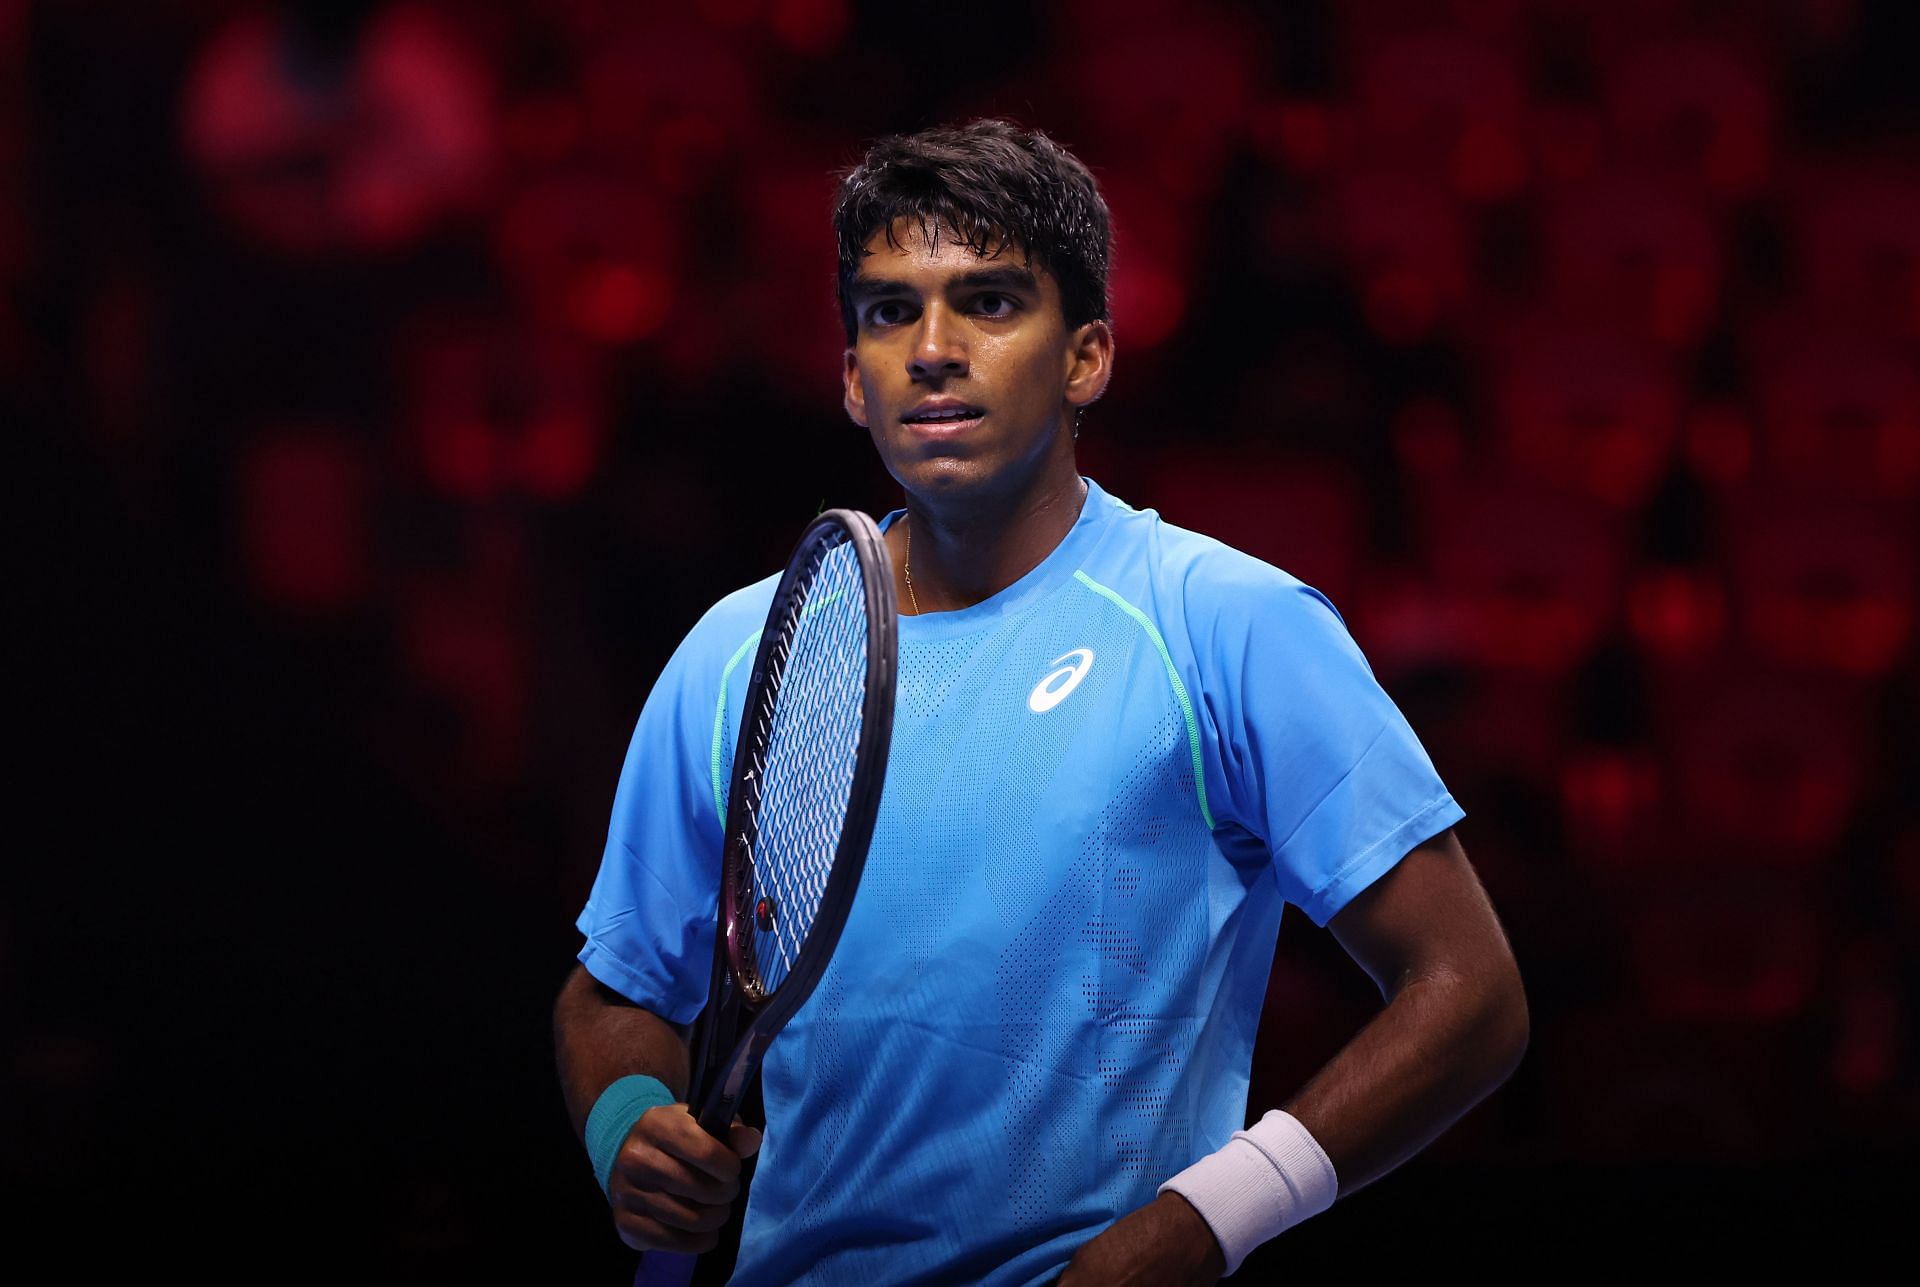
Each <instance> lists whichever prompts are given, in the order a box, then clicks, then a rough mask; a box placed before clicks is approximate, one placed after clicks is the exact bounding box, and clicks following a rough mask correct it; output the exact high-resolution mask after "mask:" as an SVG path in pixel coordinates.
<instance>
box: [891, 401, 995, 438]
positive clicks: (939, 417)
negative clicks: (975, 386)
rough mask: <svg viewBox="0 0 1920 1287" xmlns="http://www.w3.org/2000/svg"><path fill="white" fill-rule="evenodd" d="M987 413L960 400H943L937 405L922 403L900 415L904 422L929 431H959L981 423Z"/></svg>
mask: <svg viewBox="0 0 1920 1287" xmlns="http://www.w3.org/2000/svg"><path fill="white" fill-rule="evenodd" d="M984 415H986V412H984V411H982V410H981V409H980V408H978V407H973V406H968V405H966V404H964V403H959V402H942V403H939V404H937V405H929V404H925V403H923V404H921V405H920V406H918V407H915V408H914V409H913V410H912V411H909V412H907V413H906V414H905V415H904V416H901V417H900V421H901V423H902V424H909V425H913V426H915V427H917V428H919V429H921V430H922V431H927V432H934V433H940V432H948V433H957V432H960V431H961V430H964V429H970V428H972V427H973V426H974V425H976V424H978V423H980V418H981V417H982V416H984Z"/></svg>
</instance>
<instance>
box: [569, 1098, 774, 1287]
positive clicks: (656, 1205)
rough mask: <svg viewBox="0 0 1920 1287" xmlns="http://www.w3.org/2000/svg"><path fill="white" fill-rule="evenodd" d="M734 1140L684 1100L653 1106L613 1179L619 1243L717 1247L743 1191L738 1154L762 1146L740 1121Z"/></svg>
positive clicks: (630, 1135)
mask: <svg viewBox="0 0 1920 1287" xmlns="http://www.w3.org/2000/svg"><path fill="white" fill-rule="evenodd" d="M730 1143H731V1144H732V1148H731V1149H729V1148H728V1147H727V1146H726V1145H724V1144H722V1143H721V1142H720V1141H719V1140H717V1139H715V1138H713V1136H711V1135H709V1134H707V1133H706V1132H705V1131H704V1130H702V1129H700V1123H699V1122H698V1121H696V1120H694V1116H693V1114H692V1113H690V1112H688V1111H687V1106H686V1105H685V1104H663V1105H661V1106H660V1107H658V1108H649V1109H648V1110H647V1111H646V1112H645V1113H644V1114H643V1115H642V1116H641V1118H640V1120H639V1121H637V1122H635V1123H634V1124H633V1129H632V1130H631V1131H629V1132H627V1139H626V1142H625V1143H624V1144H622V1145H621V1146H620V1152H619V1154H618V1155H617V1156H615V1158H614V1159H613V1171H612V1173H611V1174H610V1175H609V1176H608V1177H607V1198H608V1200H609V1201H610V1202H611V1203H612V1204H613V1223H614V1227H615V1228H617V1229H618V1230H619V1231H620V1241H622V1242H624V1243H626V1244H627V1245H628V1246H629V1247H632V1248H633V1249H634V1250H635V1251H682V1252H689V1253H696V1254H697V1253H699V1252H702V1251H711V1250H712V1249H713V1245H714V1243H715V1242H717V1241H719V1237H720V1234H719V1230H720V1227H721V1226H722V1225H724V1224H725V1223H726V1222H727V1216H728V1215H729V1214H730V1213H731V1212H732V1210H733V1201H734V1199H735V1198H737V1197H739V1196H740V1160H741V1159H742V1158H747V1157H752V1156H753V1155H754V1154H755V1153H756V1152H758V1151H759V1148H760V1132H759V1131H756V1130H754V1129H753V1128H752V1127H751V1126H745V1125H742V1124H741V1123H740V1122H739V1121H737V1120H736V1121H735V1122H734V1123H733V1130H732V1139H731V1140H730Z"/></svg>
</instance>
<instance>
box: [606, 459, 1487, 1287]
mask: <svg viewBox="0 0 1920 1287" xmlns="http://www.w3.org/2000/svg"><path fill="white" fill-rule="evenodd" d="M899 517H900V513H899V511H896V512H895V513H893V514H890V515H889V516H888V517H887V520H886V522H887V524H889V525H890V524H891V523H892V522H893V521H895V520H897V519H898V518H899ZM776 579H777V578H773V577H769V578H768V579H767V580H765V581H761V582H759V583H758V584H756V585H752V586H749V587H747V588H746V589H744V590H740V591H738V592H737V593H734V594H731V595H729V596H727V597H726V598H725V599H723V600H721V601H720V603H718V604H717V605H716V606H715V607H714V608H713V609H712V610H711V611H710V612H708V613H707V615H706V616H705V617H704V618H702V619H701V621H700V623H699V624H698V625H696V626H695V627H694V628H693V631H692V633H690V634H689V635H688V636H687V638H686V640H685V641H684V642H683V643H682V644H681V645H680V648H679V650H678V651H677V652H675V653H674V655H673V658H672V660H671V661H670V662H668V664H667V667H666V669H665V671H664V672H663V673H662V674H661V676H660V679H659V682H658V683H657V684H656V685H655V687H654V690H653V693H652V695H651V697H649V698H648V700H647V703H646V707H645V709H644V710H643V711H642V713H641V715H640V721H639V725H638V727H637V728H636V729H635V731H634V735H633V742H632V745H631V747H630V749H629V750H628V753H627V758H626V764H625V767H624V769H623V771H622V773H621V777H620V786H619V790H618V793H617V795H616V796H615V799H614V807H613V820H612V827H611V830H610V833H609V835H608V837H607V848H606V853H605V856H604V857H603V859H602V861H601V866H600V874H599V877H598V879H597V880H596V881H595V882H594V887H593V893H592V895H591V897H590V898H589V900H588V902H587V906H586V910H585V911H584V912H583V913H582V914H581V916H580V919H579V928H580V930H581V931H582V932H583V933H584V934H585V935H586V938H587V942H586V946H585V948H584V949H583V950H582V951H581V953H580V960H581V961H582V962H583V963H584V964H585V965H586V968H587V970H588V971H589V972H590V973H591V974H593V976H594V977H595V978H597V979H599V980H600V981H601V982H603V983H605V984H607V985H608V986H609V987H611V988H613V989H614V990H615V991H617V992H619V993H621V994H622V995H624V996H626V997H629V998H631V999H632V1000H633V1001H635V1002H636V1003H638V1004H639V1005H642V1006H644V1007H646V1008H647V1009H650V1010H652V1011H654V1012H656V1013H658V1014H660V1015H661V1016H663V1017H665V1018H667V1019H669V1020H671V1021H673V1022H675V1023H687V1022H690V1021H691V1020H693V1019H694V1018H695V1017H696V1016H697V1015H698V1014H699V1012H700V1009H701V1007H702V1006H703V1005H704V1004H705V1000H706V989H707V984H708V974H709V971H710V969H711V966H712V960H713V938H714V908H715V902H716V898H717V887H718V882H719V870H720V847H721V833H722V829H723V819H724V817H725V814H726V803H727V790H728V787H729V785H730V781H729V779H730V774H731V768H732V760H733V739H734V736H735V732H736V729H737V726H738V723H739V720H740V718H741V707H742V704H743V702H744V698H745V693H744V689H745V687H746V683H747V678H748V675H749V673H750V672H751V670H752V666H753V654H754V648H755V646H756V644H757V643H758V634H759V630H760V627H761V624H762V622H763V620H764V618H765V616H766V611H767V606H768V604H769V602H770V601H771V599H772V596H773V589H774V585H775V581H776ZM899 673H900V686H899V694H898V699H897V704H896V712H895V716H894V730H893V747H892V753H891V757H890V759H889V761H888V766H887V781H886V790H885V794H884V797H883V799H882V802H881V806H880V815H879V821H878V824H877V826H876V827H875V830H874V836H873V845H872V848H871V850H870V851H869V855H868V858H867V866H866V873H865V875H864V877H863V878H862V880H861V884H860V889H859V893H858V894H857V896H856V897H855V899H854V904H853V912H852V915H851V917H850V919H849V921H848V924H847V927H846V930H845V933H844V935H843V937H842V938H841V940H840V946H839V948H838V950H837V952H836V953H835V955H834V958H833V961H832V964H831V965H830V966H829V967H828V969H827V971H826V974H825V976H824V978H823V979H822V980H821V982H820V985H819V987H818V988H817V989H816V991H815V992H814V995H813V996H812V997H811V998H810V999H809V1000H808V1001H807V1003H806V1004H805V1005H804V1006H802V1007H801V1009H800V1010H799V1012H798V1013H797V1014H796V1015H795V1016H794V1018H793V1020H792V1021H791V1022H790V1023H789V1024H788V1025H787V1027H786V1028H785V1029H784V1030H783V1031H782V1033H781V1034H780V1036H779V1037H778V1038H776V1039H775V1041H774V1043H773V1046H772V1048H771V1049H770V1050H769V1052H768V1054H767V1058H766V1062H765V1064H764V1067H763V1077H764V1083H763V1090H764V1095H765V1102H766V1109H767V1131H766V1138H765V1144H764V1146H763V1148H762V1151H761V1155H760V1162H759V1167H758V1170H757V1172H756V1175H755V1178H754V1182H753V1187H752V1190H751V1197H750V1199H749V1203H748V1208H747V1216H746V1225H745V1231H744V1233H743V1235H742V1239H741V1247H740V1259H739V1266H738V1269H737V1271H736V1274H735V1277H734V1279H733V1281H734V1282H735V1283H738V1284H746V1285H748V1287H755V1285H758V1284H773V1283H790V1282H806V1283H832V1284H841V1283H845V1284H859V1285H860V1287H881V1285H882V1284H892V1283H908V1282H914V1283H962V1282H964V1283H988V1284H1005V1285H1007V1287H1012V1285H1014V1284H1032V1283H1040V1282H1044V1281H1046V1280H1047V1279H1049V1278H1051V1277H1053V1275H1055V1274H1056V1273H1058V1272H1059V1271H1060V1270H1061V1269H1062V1268H1063V1267H1064V1266H1065V1264H1066V1263H1067V1261H1068V1260H1069V1259H1071V1258H1072V1256H1073V1253H1074V1251H1075V1250H1076V1249H1078V1248H1079V1246H1080V1245H1081V1244H1082V1243H1084V1242H1086V1241H1087V1240H1088V1239H1090V1238H1092V1237H1093V1236H1094V1235H1095V1234H1097V1233H1099V1232H1100V1231H1101V1230H1102V1229H1104V1228H1105V1227H1106V1226H1107V1225H1108V1224H1110V1223H1111V1222H1112V1221H1114V1220H1116V1219H1118V1218H1119V1217H1120V1216H1123V1215H1125V1214H1126V1213H1127V1212H1129V1211H1132V1210H1134V1209H1135V1208H1137V1207H1139V1206H1141V1205H1143V1204H1145V1203H1147V1202H1149V1201H1151V1200H1152V1199H1153V1197H1154V1191H1155V1189H1156V1188H1157V1187H1158V1186H1159V1184H1160V1182H1161V1181H1162V1180H1165V1179H1167V1178H1168V1177H1170V1176H1172V1175H1173V1174H1175V1173H1176V1172H1178V1171H1180V1170H1181V1169H1183V1168H1184V1167H1186V1166H1187V1165H1188V1164H1189V1163H1191V1162H1193V1161H1194V1160H1195V1159H1197V1158H1199V1157H1201V1156H1203V1155H1205V1154H1208V1153H1211V1152H1213V1151H1214V1150H1215V1149H1218V1148H1220V1147H1221V1146H1223V1145H1224V1144H1225V1143H1226V1142H1227V1138H1228V1136H1230V1135H1231V1134H1232V1133H1233V1132H1234V1131H1236V1130H1238V1129H1239V1128H1240V1127H1241V1126H1243V1125H1244V1124H1245V1120H1246V1110H1247V1103H1246V1099H1247V1079H1248V1071H1249V1067H1250V1065H1251V1060H1252V1054H1253V1041H1254V1031H1255V1027H1256V1025H1257V1024H1258V1021H1259V1019H1260V1013H1261V1005H1262V1001H1263V998H1264V996H1265V993H1266V986H1267V975H1268V971H1269V969H1270V967H1271V964H1272V960H1273V951H1274V943H1275V938H1276V935H1277V933H1278V930H1279V925H1280V912H1281V907H1282V905H1283V903H1289V902H1290V903H1293V904H1295V905H1296V906H1298V907H1300V908H1301V909H1303V910H1304V911H1305V912H1306V913H1307V915H1308V916H1310V917H1312V918H1313V920H1314V922H1315V923H1316V924H1320V925H1324V924H1326V922H1327V921H1328V919H1329V918H1331V917H1332V916H1333V915H1334V913H1336V912H1338V911H1339V910H1340V909H1341V908H1342V907H1343V906H1345V905H1346V903H1347V902H1348V900H1350V899H1351V898H1353V897H1354V895H1356V894H1358V893H1359V892H1360V891H1361V890H1363V889H1365V888H1366V887H1367V886H1368V885H1369V884H1371V883H1372V882H1373V881H1374V880H1375V879H1376V878H1378V877H1379V876H1380V875H1381V873H1383V872H1385V871H1386V870H1387V869H1388V868H1390V867H1392V866H1393V865H1394V864H1395V863H1396V862H1397V861H1399V859H1400V858H1401V857H1402V856H1403V855H1404V854H1405V853H1406V852H1407V851H1408V850H1409V849H1411V848H1412V847H1413V846H1415V845H1417V844H1419V843H1420V842H1421V841H1423V840H1426V839H1428V838H1429V837H1431V836H1434V835H1436V834H1438V833H1439V832H1440V831H1442V830H1443V829H1445V828H1446V827H1448V826H1450V825H1452V824H1453V823H1454V822H1456V821H1458V820H1459V819H1460V818H1461V817H1462V816H1463V813H1462V810H1461V809H1460V806H1459V805H1457V804H1456V803H1454V800H1453V797H1452V796H1451V795H1449V794H1448V792H1447V789H1446V787H1445V785H1444V784H1443V783H1442V782H1441V781H1440V779H1439V777H1438V776H1437V775H1436V774H1435V772H1434V768H1433V764H1432V762H1431V761H1430V760H1429V759H1428V757H1427V754H1426V752H1425V751H1424V750H1422V749H1421V746H1420V743H1419V742H1418V740H1416V739H1415V737H1414V735H1413V731H1412V730H1411V729H1410V728H1409V727H1408V726H1407V722H1406V720H1405V719H1404V718H1403V717H1402V716H1401V714H1400V712H1399V710H1398V709H1397V708H1396V707H1395V706H1394V704H1393V702H1392V701H1391V700H1390V699H1389V698H1388V697H1387V695H1386V693H1385V692H1383V691H1382V690H1381V687H1380V685H1379V684H1378V683H1377V682H1376V681H1375V680H1374V677H1373V673H1372V671H1371V670H1370V669H1369V667H1368V665H1367V662H1366V660H1365V658H1363V657H1362V656H1361V654H1360V651H1359V649H1358V648H1357V647H1355V645H1354V642H1353V640H1352V638H1351V637H1350V636H1349V635H1348V634H1347V631H1346V628H1345V626H1344V624H1343V623H1342V621H1341V619H1340V617H1339V615H1338V614H1337V613H1336V612H1335V611H1334V609H1333V605H1332V604H1330V603H1329V602H1328V601H1327V600H1326V599H1325V598H1324V597H1322V596H1321V595H1320V593H1319V592H1318V591H1316V590H1313V589H1312V588H1310V587H1308V586H1306V585H1304V584H1302V583H1301V582H1300V581H1298V580H1296V579H1295V578H1293V577H1292V576H1289V575H1288V574H1287V573H1285V572H1282V571H1280V570H1279V569H1278V568H1275V567H1272V566H1270V565H1268V564H1266V563H1263V562H1261V561H1259V560H1257V559H1254V558H1252V557H1250V556H1248V555H1245V554H1242V553H1239V552H1238V551H1236V550H1233V549H1230V548H1228V547H1227V546H1224V545H1222V544H1220V543H1219V542H1218V541H1215V540H1212V539H1210V538H1208V537H1205V536H1200V535H1197V534H1195V533H1193V532H1189V531H1185V530H1183V529H1181V528H1178V527H1175V526H1173V525H1172V524H1170V523H1165V522H1162V521H1161V519H1160V516H1159V515H1158V514H1156V513H1154V512H1153V511H1152V510H1137V509H1134V508H1133V507H1131V506H1129V505H1127V504H1126V503H1125V502H1123V501H1120V500H1117V499H1115V498H1114V497H1112V496H1109V495H1108V494H1107V493H1106V492H1104V491H1103V490H1101V489H1100V488H1099V487H1098V486H1096V485H1095V484H1093V483H1092V482H1091V481H1089V482H1088V484H1087V498H1086V502H1085V504H1084V506H1083V507H1082V509H1081V512H1080V516H1079V518H1078V519H1077V520H1076V521H1075V523H1074V526H1073V528H1072V530H1071V531H1069V532H1068V533H1067V535H1066V537H1065V539H1064V540H1062V541H1061V542H1060V544H1059V545H1058V546H1057V547H1056V548H1055V549H1054V551H1053V552H1052V553H1051V554H1049V555H1048V556H1047V557H1046V559H1045V560H1044V561H1043V562H1042V563H1041V564H1040V565H1039V566H1038V567H1036V568H1034V569H1033V570H1032V571H1031V572H1029V573H1028V574H1027V575H1026V576H1024V577H1021V578H1020V580H1018V581H1016V582H1014V583H1013V584H1012V585H1010V586H1008V587H1007V588H1006V589H1005V590H1002V591H1001V592H1000V593H999V594H996V595H994V596H993V597H992V598H990V599H987V600H985V601H983V602H981V603H977V604H975V605H974V606H972V607H970V608H966V609H963V610H961V611H958V612H938V613H930V614H928V615H925V616H902V617H901V618H900V671H899ZM1259 1107H1260V1108H1261V1109H1262V1110H1263V1111H1264V1109H1266V1108H1269V1107H1274V1105H1260V1106H1259Z"/></svg>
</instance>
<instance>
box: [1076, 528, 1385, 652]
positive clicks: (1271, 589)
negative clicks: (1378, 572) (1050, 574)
mask: <svg viewBox="0 0 1920 1287" xmlns="http://www.w3.org/2000/svg"><path fill="white" fill-rule="evenodd" d="M1109 499H1110V503H1112V504H1113V505H1115V506H1116V508H1117V510H1118V511H1119V512H1118V513H1117V514H1116V515H1115V519H1114V531H1113V535H1112V537H1111V538H1110V539H1109V540H1107V541H1105V542H1103V543H1102V548H1101V550H1100V552H1099V555H1100V557H1098V558H1097V559H1096V560H1093V561H1092V562H1090V565H1089V568H1088V571H1089V573H1090V574H1091V575H1092V576H1094V577H1096V578H1100V579H1102V580H1103V582H1104V583H1107V584H1110V585H1111V587H1112V588H1113V589H1114V590H1115V591H1117V592H1119V593H1121V594H1124V595H1127V596H1128V597H1129V598H1130V599H1132V600H1134V601H1135V602H1140V603H1143V604H1146V603H1151V604H1152V605H1154V612H1153V615H1155V616H1156V617H1158V618H1160V620H1161V624H1162V626H1163V627H1175V628H1178V629H1179V630H1180V632H1181V633H1184V634H1186V635H1188V636H1189V637H1190V638H1192V639H1193V641H1194V642H1195V644H1196V646H1198V645H1200V644H1201V643H1202V642H1203V641H1214V642H1222V643H1225V642H1229V641H1234V640H1238V641H1240V642H1242V643H1244V642H1245V641H1247V640H1248V639H1249V638H1250V637H1252V636H1253V635H1256V634H1260V635H1267V636H1269V637H1272V636H1273V635H1274V634H1275V633H1276V632H1277V633H1278V635H1279V636H1281V637H1286V636H1294V635H1306V636H1310V637H1325V636H1327V635H1328V633H1329V632H1332V633H1334V634H1337V635H1338V636H1339V637H1341V638H1346V637H1347V631H1346V622H1345V620H1344V619H1343V618H1342V617H1341V616H1340V612H1339V610H1338V609H1337V608H1335V607H1334V605H1333V602H1332V601H1331V600H1330V599H1328V598H1327V597H1326V596H1325V595H1324V594H1322V593H1321V592H1320V591H1319V590H1316V589H1315V588H1314V587H1312V586H1310V585H1308V584H1307V583H1306V582H1304V581H1302V580H1300V579H1299V578H1298V577H1296V576H1294V575H1293V574H1292V573H1291V572H1288V571H1286V570H1285V569H1284V568H1279V567H1275V566H1274V565H1273V564H1271V563H1268V562H1267V561H1265V560H1264V559H1259V558H1255V557H1254V556H1253V555H1251V554H1248V553H1246V552H1244V551H1242V550H1237V549H1235V548H1234V547H1232V546H1231V545H1228V544H1226V543H1225V542H1223V541H1220V540H1217V539H1215V538H1214V537H1211V536H1208V535H1206V534H1205V533H1202V532H1196V531H1192V530H1190V529H1188V528H1184V527H1181V526H1179V525H1178V524H1175V523H1169V522H1167V521H1166V520H1165V519H1163V518H1162V517H1160V515H1159V513H1158V512H1156V511H1154V510H1152V509H1136V508H1134V507H1133V506H1131V505H1128V504H1126V503H1125V502H1122V501H1118V500H1112V499H1111V498H1109ZM1175 618H1177V620H1176V619H1175Z"/></svg>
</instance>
